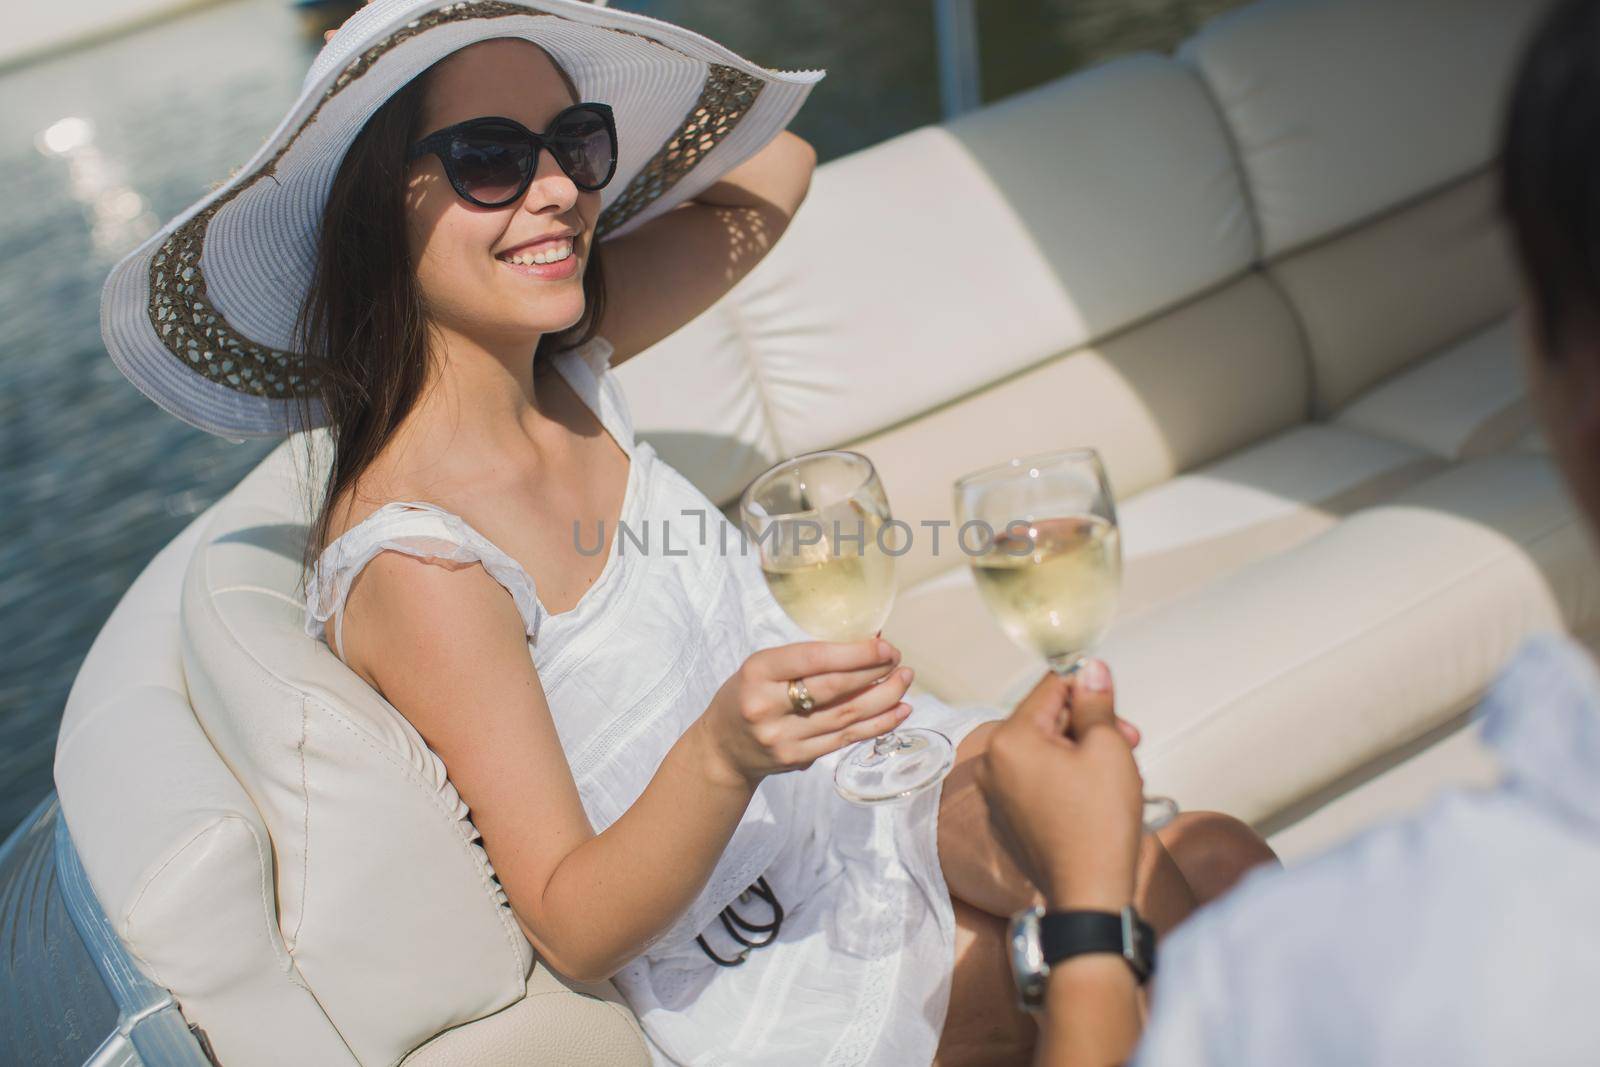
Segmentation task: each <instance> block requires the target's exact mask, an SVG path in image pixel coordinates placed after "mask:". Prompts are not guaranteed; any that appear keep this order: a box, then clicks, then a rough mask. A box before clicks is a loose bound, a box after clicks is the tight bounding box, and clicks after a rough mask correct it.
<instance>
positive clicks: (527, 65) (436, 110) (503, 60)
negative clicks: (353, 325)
mask: <svg viewBox="0 0 1600 1067" xmlns="http://www.w3.org/2000/svg"><path fill="white" fill-rule="evenodd" d="M428 78H429V81H428V87H427V95H426V99H425V101H424V103H423V114H422V122H421V127H420V129H421V131H422V136H426V135H427V134H430V133H432V132H434V131H435V130H439V129H442V128H444V127H446V126H450V125H453V124H455V123H457V122H463V121H465V120H467V119H471V118H478V117H480V116H484V115H499V116H504V117H506V118H511V119H516V120H517V121H518V122H520V123H522V124H523V125H524V126H526V127H527V128H528V129H530V130H534V131H538V132H542V131H544V130H545V129H547V128H548V126H549V123H550V120H551V119H552V118H554V117H555V115H556V114H557V113H558V112H559V111H561V110H562V109H563V108H565V107H568V106H570V105H571V104H574V103H577V102H578V101H577V97H576V96H575V90H574V89H573V87H572V86H571V85H570V84H569V82H568V81H567V79H566V77H565V75H564V73H563V72H562V71H561V70H560V68H558V67H557V66H556V65H555V63H554V62H553V61H552V60H551V59H550V56H549V55H548V54H546V53H545V51H544V50H543V49H541V48H539V47H538V46H537V45H535V44H533V43H531V42H529V41H524V40H519V39H515V38H495V39H493V40H488V41H480V42H478V43H477V44H474V45H470V46H468V47H467V48H464V49H462V50H461V51H459V52H456V53H453V54H452V55H450V56H447V57H446V58H445V59H443V60H441V61H440V62H439V63H438V64H436V65H435V66H434V67H433V69H432V70H431V72H430V73H429V75H428ZM599 214H600V191H599V190H595V191H593V192H584V191H583V190H581V189H579V188H578V187H577V185H575V184H574V183H573V181H572V179H571V178H569V177H567V175H566V172H564V171H563V170H562V169H561V167H560V165H559V164H558V163H557V162H556V161H555V158H554V157H553V156H552V155H551V154H550V153H549V152H547V151H544V150H542V149H541V150H540V152H539V157H538V165H537V169H536V170H535V172H534V177H533V181H532V182H531V184H529V186H528V189H527V192H526V193H524V194H523V196H522V198H521V199H519V200H516V201H513V202H512V203H510V204H507V205H505V206H504V207H498V208H484V207H479V206H478V205H476V204H473V203H470V202H468V201H466V200H463V199H462V198H461V197H460V196H458V195H457V194H456V192H455V190H454V189H453V188H452V187H451V185H450V181H449V179H448V178H446V177H445V172H444V167H443V165H442V164H441V163H440V162H439V158H438V157H437V156H435V155H432V154H429V155H424V156H421V157H419V158H417V159H415V160H413V161H412V162H411V164H410V166H409V168H408V171H407V190H406V220H407V231H408V241H409V243H410V249H411V261H412V263H414V264H416V273H417V284H418V285H419V287H420V288H421V290H422V296H423V300H424V302H425V305H426V307H427V309H428V315H429V318H430V320H431V321H432V322H433V324H434V325H435V326H437V327H439V328H441V329H444V330H446V331H448V332H451V333H455V334H459V335H462V336H465V337H468V338H471V339H473V340H475V341H477V342H479V343H481V344H484V345H485V346H491V345H501V344H507V343H512V344H515V343H516V342H517V341H518V339H519V338H526V342H527V350H528V353H529V354H530V356H531V354H532V352H533V346H534V345H535V344H536V343H537V341H538V338H539V335H541V334H545V333H553V332H556V331H559V330H563V329H566V328H567V327H569V326H571V325H572V324H574V323H575V322H577V321H578V320H579V318H581V317H582V315H583V309H584V295H583V273H584V269H585V268H586V267H587V266H588V262H589V245H590V241H591V239H592V235H593V232H594V223H595V219H596V218H597V217H598V216H599ZM563 233H572V234H574V236H573V238H572V257H571V260H570V261H569V262H568V263H566V264H552V265H550V266H546V267H537V268H530V267H525V266H523V267H519V266H516V265H514V264H512V263H510V262H509V261H508V260H509V257H510V256H512V255H515V254H517V250H518V249H519V247H521V246H524V245H527V244H528V242H530V241H537V240H539V239H541V238H545V237H549V236H551V235H554V234H563ZM554 247H556V246H555V245H554V244H550V245H543V246H539V247H538V248H534V249H528V248H522V249H521V251H522V253H523V255H531V254H532V253H533V252H534V251H540V250H541V249H551V248H554ZM541 258H543V257H541ZM569 268H575V269H569ZM553 275H554V276H553Z"/></svg>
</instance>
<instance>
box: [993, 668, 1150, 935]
mask: <svg viewBox="0 0 1600 1067" xmlns="http://www.w3.org/2000/svg"><path fill="white" fill-rule="evenodd" d="M1113 706H1114V695H1113V691H1112V687H1111V672H1110V671H1109V670H1108V669H1107V667H1106V665H1105V664H1104V663H1102V662H1101V661H1099V660H1094V659H1092V660H1089V661H1088V662H1087V663H1085V664H1084V666H1083V667H1082V668H1081V669H1079V671H1078V672H1077V673H1076V674H1074V675H1073V676H1072V677H1071V678H1070V679H1062V678H1060V677H1058V676H1056V675H1055V674H1047V675H1046V676H1045V677H1044V678H1042V679H1040V681H1039V684H1038V685H1036V686H1034V688H1033V690H1032V692H1030V693H1029V694H1028V695H1027V697H1025V698H1024V699H1023V701H1022V703H1020V704H1018V705H1017V710H1016V711H1015V712H1013V713H1012V715H1011V717H1010V718H1009V719H1007V720H1006V721H1005V722H1003V723H1002V724H1001V725H1000V726H999V727H998V728H997V729H996V730H995V732H994V734H993V736H992V737H991V738H990V740H989V746H988V748H987V749H986V750H985V752H984V754H983V756H982V757H981V759H980V762H979V763H978V765H977V767H976V768H975V771H976V776H977V781H978V785H979V786H980V787H981V788H982V789H983V791H984V794H985V796H986V798H987V800H988V802H989V811H990V815H991V818H992V819H993V821H994V823H995V833H996V836H997V837H998V838H999V840H1000V841H1001V843H1002V844H1004V845H1005V847H1006V848H1007V849H1008V850H1009V851H1010V852H1011V854H1012V856H1013V857H1014V858H1015V859H1016V861H1017V864H1018V865H1019V866H1020V867H1021V868H1022V870H1023V871H1024V873H1026V874H1027V875H1028V876H1029V878H1031V879H1032V880H1033V883H1034V885H1036V886H1038V887H1039V889H1040V891H1041V892H1043V893H1044V895H1045V899H1046V901H1047V902H1048V903H1049V906H1050V907H1051V908H1055V909H1067V908H1091V909H1097V910H1110V911H1115V910H1118V909H1120V908H1121V907H1122V906H1123V905H1124V904H1127V903H1129V902H1130V901H1132V899H1133V885H1134V867H1135V863H1136V861H1137V859H1138V855H1139V838H1140V835H1141V833H1142V832H1143V824H1142V821H1141V820H1142V818H1143V811H1144V805H1143V800H1142V797H1143V792H1144V782H1143V780H1142V779H1141V777H1140V775H1139V768H1138V767H1137V766H1136V765H1135V764H1134V762H1133V749H1132V745H1133V744H1136V743H1137V741H1138V732H1137V731H1135V730H1134V729H1133V728H1132V727H1131V726H1130V725H1129V724H1126V723H1123V722H1122V721H1121V720H1119V719H1118V718H1117V716H1116V713H1115V711H1114V710H1113ZM1063 722H1064V723H1065V732H1063V729H1062V724H1063Z"/></svg>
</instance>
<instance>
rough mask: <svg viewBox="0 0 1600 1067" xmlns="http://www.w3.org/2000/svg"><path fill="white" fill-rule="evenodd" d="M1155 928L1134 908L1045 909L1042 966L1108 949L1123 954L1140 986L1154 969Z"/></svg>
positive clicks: (1041, 929)
mask: <svg viewBox="0 0 1600 1067" xmlns="http://www.w3.org/2000/svg"><path fill="white" fill-rule="evenodd" d="M1155 940H1156V939H1155V931H1154V930H1152V929H1151V927H1150V924H1149V923H1147V922H1145V921H1144V920H1143V919H1141V918H1139V916H1138V913H1136V912H1135V911H1134V910H1133V908H1132V907H1131V906H1130V907H1127V908H1124V909H1123V910H1122V912H1121V913H1117V912H1110V911H1047V912H1045V913H1044V914H1043V915H1041V916H1040V917H1039V947H1040V949H1041V951H1042V954H1043V956H1044V963H1045V966H1047V967H1048V966H1050V965H1051V964H1054V963H1058V962H1060V961H1061V960H1064V959H1068V958H1070V957H1072V956H1081V955H1084V954H1086V953H1091V952H1110V953H1113V954H1115V955H1118V956H1121V957H1123V958H1124V959H1125V960H1127V961H1128V966H1129V967H1131V968H1132V969H1133V973H1134V975H1135V977H1137V978H1138V980H1139V983H1140V984H1141V985H1142V984H1144V982H1145V981H1146V980H1147V979H1148V978H1149V977H1150V975H1151V974H1152V973H1153V972H1154V971H1155Z"/></svg>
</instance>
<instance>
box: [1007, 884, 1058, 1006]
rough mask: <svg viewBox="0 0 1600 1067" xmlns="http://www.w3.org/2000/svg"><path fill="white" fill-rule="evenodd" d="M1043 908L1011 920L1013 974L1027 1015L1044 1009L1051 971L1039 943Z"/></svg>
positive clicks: (1018, 915)
mask: <svg viewBox="0 0 1600 1067" xmlns="http://www.w3.org/2000/svg"><path fill="white" fill-rule="evenodd" d="M1043 914H1044V909H1043V908H1040V907H1033V908H1028V909H1026V910H1024V911H1019V912H1017V913H1016V914H1015V915H1013V916H1012V917H1011V925H1010V928H1009V935H1010V936H1009V938H1008V940H1009V942H1010V945H1011V973H1012V975H1013V976H1014V977H1015V978H1016V980H1017V995H1018V997H1019V999H1020V1001H1021V1004H1022V1007H1023V1009H1024V1010H1026V1011H1040V1010H1042V1009H1043V1007H1044V987H1045V979H1046V978H1047V977H1049V974H1050V970H1049V968H1048V967H1046V966H1045V963H1044V947H1043V946H1042V945H1041V944H1040V943H1039V916H1041V915H1043Z"/></svg>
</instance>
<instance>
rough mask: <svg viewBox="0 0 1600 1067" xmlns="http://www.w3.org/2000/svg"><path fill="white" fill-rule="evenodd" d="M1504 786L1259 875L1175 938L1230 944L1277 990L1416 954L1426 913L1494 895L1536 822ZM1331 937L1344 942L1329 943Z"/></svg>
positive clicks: (1442, 803)
mask: <svg viewBox="0 0 1600 1067" xmlns="http://www.w3.org/2000/svg"><path fill="white" fill-rule="evenodd" d="M1519 808H1520V805H1518V804H1517V803H1516V802H1515V801H1514V799H1513V798H1511V797H1510V796H1509V795H1508V794H1507V793H1506V791H1505V790H1504V789H1503V788H1502V787H1499V786H1496V787H1489V788H1478V789H1453V790H1449V791H1447V792H1445V793H1443V794H1441V795H1439V796H1438V797H1436V798H1435V799H1434V800H1433V801H1432V802H1430V803H1429V804H1428V805H1427V806H1425V807H1424V808H1422V809H1420V810H1418V811H1416V812H1414V813H1412V814H1409V815H1407V816H1405V817H1403V818H1399V819H1394V820H1391V821H1389V822H1386V823H1382V824H1380V825H1377V826H1374V827H1372V828H1370V829H1367V830H1365V831H1363V832H1361V833H1359V834H1357V835H1355V836H1353V837H1352V838H1350V839H1349V840H1347V841H1345V842H1343V843H1342V844H1340V845H1337V846H1335V847H1333V848H1331V849H1329V850H1327V851H1325V852H1323V853H1321V854H1320V855H1317V856H1314V857H1311V858H1308V859H1305V860H1303V861H1301V862H1299V863H1296V864H1294V865H1292V866H1290V867H1286V868H1276V867H1273V868H1265V867H1263V868H1257V869H1256V870H1254V871H1252V872H1250V873H1249V874H1248V875H1246V876H1245V878H1244V879H1243V880H1241V881H1240V883H1239V884H1238V885H1237V886H1235V887H1234V889H1233V890H1232V891H1231V892H1229V893H1228V894H1227V895H1226V896H1225V897H1223V898H1222V899H1220V900H1218V901H1216V902H1215V903H1213V904H1211V905H1210V906H1208V907H1206V908H1204V909H1202V910H1201V911H1200V912H1199V913H1198V914H1196V915H1195V916H1194V917H1193V918H1191V919H1190V920H1189V921H1188V922H1187V923H1185V924H1184V925H1183V926H1182V927H1180V928H1179V929H1178V930H1177V931H1175V932H1174V934H1173V940H1174V943H1175V945H1174V947H1177V946H1176V942H1177V940H1178V939H1179V938H1180V937H1185V936H1187V937H1192V938H1194V939H1196V940H1207V941H1211V942H1214V943H1215V942H1222V943H1225V944H1226V947H1227V952H1228V956H1229V960H1230V969H1232V968H1237V969H1240V970H1242V971H1244V972H1246V973H1250V974H1254V975H1259V976H1260V977H1261V979H1262V980H1263V981H1268V982H1270V981H1273V980H1274V979H1273V978H1272V977H1271V975H1272V974H1273V973H1279V974H1281V973H1283V972H1282V971H1281V970H1279V968H1292V967H1294V966H1296V965H1299V964H1303V963H1308V962H1315V964H1316V965H1317V966H1319V967H1324V966H1327V965H1328V964H1329V963H1330V962H1332V961H1333V960H1336V959H1337V958H1338V957H1339V956H1340V955H1341V954H1346V953H1357V954H1361V955H1363V956H1364V957H1365V958H1367V959H1369V960H1370V959H1371V956H1372V953H1373V952H1374V951H1375V950H1376V951H1380V952H1381V951H1386V950H1387V949H1388V948H1390V947H1392V946H1394V945H1395V944H1396V939H1397V938H1398V942H1399V943H1403V944H1407V945H1410V946H1412V948H1413V949H1414V947H1415V936H1414V932H1415V920H1416V916H1417V913H1418V910H1419V909H1426V908H1432V909H1440V908H1449V907H1451V906H1452V905H1455V904H1461V905H1465V904H1467V903H1469V902H1470V901H1472V900H1473V899H1475V898H1476V899H1479V900H1480V901H1481V899H1482V898H1483V897H1484V896H1485V895H1486V894H1492V893H1493V892H1494V887H1495V884H1496V880H1495V878H1494V877H1493V872H1494V871H1495V870H1496V869H1497V868H1498V867H1499V866H1501V860H1500V859H1498V858H1497V856H1496V852H1497V848H1496V842H1497V841H1505V840H1507V839H1508V835H1513V834H1514V828H1515V827H1516V826H1517V825H1519V824H1521V823H1522V822H1523V821H1524V819H1525V817H1526V815H1527V813H1526V812H1524V811H1520V810H1518V809H1519ZM1330 931H1337V936H1333V937H1330Z"/></svg>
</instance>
